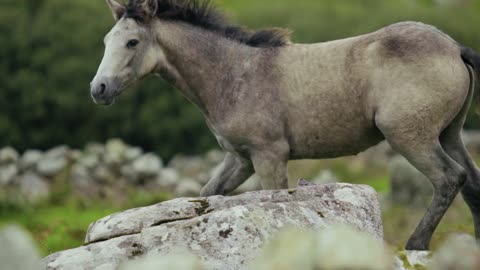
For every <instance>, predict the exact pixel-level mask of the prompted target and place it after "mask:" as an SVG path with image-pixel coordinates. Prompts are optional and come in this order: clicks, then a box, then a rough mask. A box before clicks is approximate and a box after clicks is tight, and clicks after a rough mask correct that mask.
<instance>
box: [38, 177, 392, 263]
mask: <svg viewBox="0 0 480 270" xmlns="http://www.w3.org/2000/svg"><path fill="white" fill-rule="evenodd" d="M332 224H346V225H349V226H352V227H353V228H355V229H356V230H358V231H362V232H364V233H366V234H368V235H370V236H371V237H373V238H375V239H379V240H381V239H383V227H382V221H381V214H380V207H379V204H378V201H377V197H376V193H375V191H374V190H373V189H372V188H370V187H368V186H360V185H350V184H329V185H321V186H315V185H313V186H303V187H298V188H297V189H290V190H276V191H255V192H250V193H245V194H242V195H238V196H234V197H223V196H214V197H208V198H196V199H191V198H180V199H175V200H172V201H167V202H163V203H160V204H157V205H153V206H149V207H144V208H138V209H132V210H128V211H125V212H122V213H117V214H113V215H110V216H108V217H105V218H103V219H101V220H98V221H97V222H95V223H93V224H91V225H90V228H89V230H88V233H87V236H86V241H85V242H86V245H85V246H83V247H80V248H77V249H72V250H67V251H63V252H60V253H56V254H53V255H50V256H49V257H47V258H45V259H44V260H43V264H44V268H45V269H56V270H61V269H69V270H75V269H86V270H88V269H104V270H107V269H116V267H118V265H119V264H121V263H122V262H125V261H128V260H132V259H136V258H138V257H143V256H155V255H158V256H166V255H169V254H172V253H175V252H176V251H178V250H184V251H186V252H190V253H193V255H196V256H198V257H200V258H201V259H202V261H203V263H204V265H205V267H206V269H212V270H216V269H218V270H229V269H232V270H234V269H248V266H247V265H249V264H250V263H251V262H252V261H253V259H254V258H255V257H257V256H258V253H259V251H260V249H261V247H262V246H263V245H264V243H265V242H267V241H268V240H269V239H270V238H271V237H272V235H274V234H275V233H276V232H277V231H279V230H280V229H282V228H288V227H294V228H299V229H313V230H322V229H323V228H325V227H327V226H329V225H332Z"/></svg>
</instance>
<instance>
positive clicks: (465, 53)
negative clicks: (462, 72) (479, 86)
mask: <svg viewBox="0 0 480 270" xmlns="http://www.w3.org/2000/svg"><path fill="white" fill-rule="evenodd" d="M461 55H462V59H463V61H464V62H465V64H467V65H469V66H471V67H472V68H473V70H474V71H475V74H476V77H477V80H480V54H479V53H477V52H476V51H475V50H473V49H471V48H468V47H463V46H462V47H461ZM473 79H475V78H473ZM477 114H480V111H477Z"/></svg>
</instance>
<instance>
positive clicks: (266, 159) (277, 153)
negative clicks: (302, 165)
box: [251, 141, 290, 190]
mask: <svg viewBox="0 0 480 270" xmlns="http://www.w3.org/2000/svg"><path fill="white" fill-rule="evenodd" d="M289 152H290V147H289V145H288V143H287V142H284V141H278V142H275V143H271V144H270V143H269V144H268V145H264V146H261V147H258V149H255V150H253V151H252V153H251V158H252V162H253V166H254V168H255V172H256V173H257V174H258V176H260V184H261V185H262V188H263V189H266V190H274V189H287V188H288V176H287V164H288V159H289Z"/></svg>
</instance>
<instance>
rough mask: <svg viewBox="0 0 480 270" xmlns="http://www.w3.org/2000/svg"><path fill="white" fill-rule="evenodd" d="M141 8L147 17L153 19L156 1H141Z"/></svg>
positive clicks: (156, 5) (156, 9)
mask: <svg viewBox="0 0 480 270" xmlns="http://www.w3.org/2000/svg"><path fill="white" fill-rule="evenodd" d="M141 8H142V9H143V11H144V12H145V14H146V15H147V16H149V17H150V18H153V17H155V15H156V14H157V11H158V0H143V2H142V4H141Z"/></svg>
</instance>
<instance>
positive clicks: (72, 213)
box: [0, 191, 170, 256]
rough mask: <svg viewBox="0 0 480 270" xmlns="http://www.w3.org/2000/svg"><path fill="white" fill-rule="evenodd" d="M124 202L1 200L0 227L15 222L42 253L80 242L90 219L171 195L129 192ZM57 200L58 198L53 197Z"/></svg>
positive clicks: (159, 200) (73, 245) (73, 199)
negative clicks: (22, 202) (26, 202)
mask: <svg viewBox="0 0 480 270" xmlns="http://www.w3.org/2000/svg"><path fill="white" fill-rule="evenodd" d="M127 197H128V198H125V199H126V201H128V203H127V204H125V205H123V206H112V204H109V203H108V202H100V201H99V202H85V201H83V200H80V199H78V198H71V199H65V200H63V201H57V203H56V204H52V203H51V201H49V202H45V203H42V204H41V205H39V206H36V207H33V206H27V205H15V204H11V203H6V202H3V203H1V202H0V227H1V226H3V225H6V224H12V223H13V224H18V225H20V226H22V227H24V228H26V229H27V230H28V231H29V232H31V234H32V236H33V238H34V239H35V241H36V242H37V244H38V247H39V248H40V251H41V253H42V255H44V256H46V255H49V254H51V253H54V252H57V251H61V250H65V249H70V248H75V247H78V246H81V245H82V244H83V241H84V239H85V234H86V231H87V229H88V226H89V225H90V223H92V222H94V221H96V220H98V219H100V218H102V217H105V216H107V215H110V214H112V213H115V212H118V211H122V210H125V209H130V208H134V207H141V206H147V205H151V204H155V203H158V202H161V201H164V200H167V199H170V195H167V194H159V195H151V194H148V193H146V192H141V191H140V192H132V193H131V194H129V195H128V196H127ZM56 200H58V198H57V199H56Z"/></svg>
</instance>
